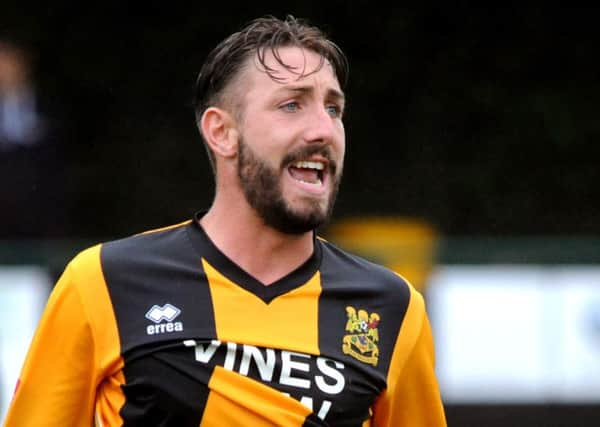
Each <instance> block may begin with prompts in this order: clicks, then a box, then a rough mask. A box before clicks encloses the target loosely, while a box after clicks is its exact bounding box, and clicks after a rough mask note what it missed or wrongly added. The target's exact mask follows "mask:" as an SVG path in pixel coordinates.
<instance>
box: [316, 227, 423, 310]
mask: <svg viewBox="0 0 600 427" xmlns="http://www.w3.org/2000/svg"><path fill="white" fill-rule="evenodd" d="M317 241H318V242H319V245H320V246H321V250H322V262H321V274H322V275H323V276H324V280H325V279H327V278H329V277H335V278H336V279H337V280H341V281H343V282H344V283H346V284H355V286H358V287H360V288H361V289H362V291H363V292H368V291H369V290H371V291H373V292H377V293H382V294H384V296H390V297H393V296H396V297H400V298H403V299H404V298H408V297H409V296H410V294H411V293H412V292H413V291H414V289H413V288H412V286H411V285H410V284H409V283H408V281H407V280H406V279H405V278H404V277H402V276H401V275H400V274H398V273H397V272H394V271H392V270H390V269H389V268H387V267H385V266H383V265H381V264H378V263H375V262H373V261H370V260H367V259H366V258H364V257H362V256H359V255H356V254H353V253H350V252H348V251H346V250H343V249H341V248H339V247H338V246H336V245H335V244H333V243H331V242H328V241H325V240H322V239H318V240H317Z"/></svg>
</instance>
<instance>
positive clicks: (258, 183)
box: [238, 47, 345, 234]
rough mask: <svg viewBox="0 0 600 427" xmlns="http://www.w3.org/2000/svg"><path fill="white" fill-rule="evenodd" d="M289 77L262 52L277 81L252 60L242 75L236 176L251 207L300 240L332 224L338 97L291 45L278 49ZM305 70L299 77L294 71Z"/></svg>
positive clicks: (338, 153)
mask: <svg viewBox="0 0 600 427" xmlns="http://www.w3.org/2000/svg"><path fill="white" fill-rule="evenodd" d="M279 53H280V55H281V59H282V60H283V62H284V63H286V64H288V65H290V66H293V67H295V68H294V69H295V70H297V71H296V73H294V72H291V71H289V70H287V69H285V68H284V67H282V66H281V65H280V64H278V63H277V62H276V60H275V59H274V58H273V56H272V54H271V53H270V52H268V53H267V54H266V58H265V60H266V64H267V66H269V67H270V68H271V69H273V70H274V72H273V71H271V74H273V73H275V76H276V78H277V81H275V80H274V79H273V78H271V77H270V76H269V75H267V74H266V73H265V71H264V70H263V69H261V68H260V67H261V66H260V65H258V62H257V61H255V62H252V63H250V64H249V66H248V67H247V69H246V70H245V71H244V73H245V75H244V78H245V79H246V83H242V86H243V87H245V88H246V89H247V90H246V92H245V94H244V99H243V103H242V105H243V107H242V108H243V111H242V114H241V122H242V123H241V124H240V133H241V138H240V143H239V153H238V176H239V180H240V185H241V187H242V189H243V191H244V194H245V196H246V199H247V201H248V203H249V204H250V205H251V206H252V207H253V208H254V209H255V210H256V211H257V212H258V214H259V215H260V216H261V217H262V218H263V220H264V221H265V223H266V224H267V225H269V226H271V227H273V228H275V229H277V230H279V231H281V232H284V233H288V234H300V233H304V232H306V231H309V230H313V229H315V228H316V227H318V226H319V225H321V224H323V223H324V222H325V221H327V219H328V218H329V216H330V214H331V211H332V209H333V204H334V201H335V196H336V194H337V189H338V186H339V182H340V178H341V174H342V167H343V160H344V150H345V135H344V126H343V124H342V111H343V108H344V99H343V93H342V91H341V89H340V86H339V83H338V80H337V78H336V77H335V75H334V73H333V70H332V67H331V65H330V64H329V63H328V62H325V64H324V65H323V67H322V68H321V69H320V70H319V71H317V72H314V73H312V74H310V72H311V71H313V70H316V69H317V68H318V66H319V63H320V56H319V55H318V54H316V53H314V52H312V51H308V50H301V49H300V48H296V47H287V48H281V49H280V50H279ZM302 70H304V73H303V74H308V75H305V76H304V77H301V78H300V79H298V73H301V72H302Z"/></svg>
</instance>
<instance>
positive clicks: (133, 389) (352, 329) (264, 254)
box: [7, 17, 445, 427]
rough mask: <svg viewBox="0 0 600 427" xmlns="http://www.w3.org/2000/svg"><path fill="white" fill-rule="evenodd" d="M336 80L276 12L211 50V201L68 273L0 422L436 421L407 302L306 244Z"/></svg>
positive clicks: (411, 294)
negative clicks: (213, 184)
mask: <svg viewBox="0 0 600 427" xmlns="http://www.w3.org/2000/svg"><path fill="white" fill-rule="evenodd" d="M346 74H347V68H346V60H345V58H344V56H343V54H342V52H341V51H340V50H339V48H338V47H337V46H336V45H335V44H333V43H332V42H331V41H329V40H328V39H326V38H325V37H324V36H323V34H322V33H321V32H320V31H319V30H318V29H316V28H314V27H310V26H308V25H306V24H304V23H302V22H300V21H298V20H295V19H294V18H291V17H290V18H287V19H286V20H285V21H280V20H278V19H275V18H270V17H269V18H264V19H258V20H256V21H253V22H252V23H250V24H249V25H248V26H247V27H246V28H244V29H243V30H242V31H241V32H239V33H236V34H233V35H232V36H230V37H229V38H228V39H226V40H225V41H223V42H222V43H221V44H220V45H219V46H217V47H216V49H215V50H214V51H213V52H212V53H211V54H210V55H209V57H208V59H207V62H206V63H205V65H204V66H203V68H202V70H201V72H200V75H199V77H198V82H197V91H196V101H197V102H196V114H197V122H198V126H199V128H200V131H201V133H202V136H203V139H204V141H205V143H206V146H207V149H208V152H209V156H210V159H211V163H212V165H213V168H214V172H215V179H216V194H215V199H214V201H213V204H212V206H211V207H210V209H209V210H208V211H207V212H202V213H199V214H197V215H196V216H195V217H194V219H193V220H191V221H187V222H184V223H182V224H178V225H175V226H171V227H167V228H165V229H161V230H154V231H151V232H148V233H144V234H141V235H137V236H133V237H130V238H127V239H123V240H119V241H115V242H109V243H105V244H103V245H99V246H96V247H93V248H91V249H88V250H86V251H84V252H83V253H81V254H79V255H78V256H77V257H76V258H75V259H74V260H73V261H71V263H70V265H69V266H68V267H67V269H66V271H65V272H64V274H63V276H62V277H61V279H60V281H59V283H58V284H57V286H56V289H55V290H54V291H53V294H52V296H51V298H50V300H49V303H48V307H47V309H46V311H45V314H44V316H43V319H42V321H41V323H40V326H39V330H38V332H37V334H36V337H35V338H34V341H33V343H32V347H31V350H30V353H29V355H28V358H27V361H26V363H25V366H24V368H23V372H22V375H21V380H20V385H19V386H18V388H17V391H16V394H15V397H14V400H13V403H12V407H11V410H10V413H9V415H8V421H7V427H12V426H17V425H44V426H55V425H56V426H68V425H89V424H90V423H91V422H92V418H94V417H95V422H96V425H98V426H116V425H126V426H153V425H159V426H198V425H202V426H271V425H281V426H327V425H336V426H337V425H339V426H369V425H371V426H402V425H405V426H440V425H445V420H444V413H443V409H442V404H441V400H440V396H439V392H438V387H437V384H436V379H435V376H434V367H433V346H432V339H431V334H430V328H429V323H428V320H427V316H426V313H425V309H424V304H423V299H422V297H421V296H420V295H419V294H418V293H417V292H416V291H414V289H413V288H412V287H411V286H410V285H409V284H407V283H406V282H405V281H404V280H403V279H402V278H401V277H399V276H398V275H396V274H394V273H392V272H390V271H388V270H386V269H384V268H383V267H380V266H377V265H374V264H371V263H369V262H367V261H365V260H362V259H360V258H358V257H355V256H352V255H349V254H347V253H344V252H342V251H341V250H339V249H338V248H336V247H335V246H334V245H332V244H330V243H327V242H325V241H323V240H321V239H318V238H316V237H315V233H314V230H315V228H316V227H317V226H319V225H321V224H322V223H323V222H324V221H326V220H327V218H328V217H329V215H330V212H331V209H332V206H333V203H334V198H335V194H336V192H337V188H338V184H339V180H340V177H341V174H342V165H343V159H344V148H345V138H344V127H343V124H342V114H343V110H344V93H343V91H342V87H341V86H342V83H343V82H344V81H345V79H346Z"/></svg>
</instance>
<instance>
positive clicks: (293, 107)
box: [279, 101, 300, 113]
mask: <svg viewBox="0 0 600 427" xmlns="http://www.w3.org/2000/svg"><path fill="white" fill-rule="evenodd" d="M279 108H280V109H282V110H283V111H287V112H289V113H293V112H296V111H298V109H299V108H300V104H299V103H298V102H296V101H290V102H286V103H285V104H283V105H281V106H280V107H279Z"/></svg>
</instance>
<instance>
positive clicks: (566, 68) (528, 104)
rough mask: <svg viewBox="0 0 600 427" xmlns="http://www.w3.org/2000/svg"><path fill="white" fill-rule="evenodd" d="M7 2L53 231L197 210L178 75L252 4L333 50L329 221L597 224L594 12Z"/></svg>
mask: <svg viewBox="0 0 600 427" xmlns="http://www.w3.org/2000/svg"><path fill="white" fill-rule="evenodd" d="M12 3H15V5H12V4H11V2H9V4H8V5H7V6H6V7H5V10H4V11H3V20H5V21H6V22H7V25H6V26H5V28H3V31H4V32H5V33H6V34H4V36H6V35H9V36H11V37H13V38H15V39H17V40H19V41H21V42H22V43H23V44H25V45H26V46H27V47H28V48H29V49H30V50H31V51H32V52H34V54H35V59H36V61H35V66H36V78H37V81H38V84H39V87H40V94H41V95H42V97H43V101H44V102H46V104H47V105H48V107H47V108H48V110H49V111H50V114H51V116H52V117H53V118H54V119H55V120H56V121H58V122H59V123H60V124H61V125H60V126H59V128H60V130H61V132H62V133H61V138H60V140H59V141H60V142H59V143H57V146H56V150H58V151H60V153H61V154H62V155H63V156H64V173H65V175H66V176H67V179H66V180H65V185H66V192H67V194H68V196H69V197H68V199H67V200H68V201H67V202H65V203H67V204H68V206H67V207H68V209H67V212H68V217H69V218H68V223H69V224H70V225H69V228H68V230H66V231H65V233H66V234H68V235H70V236H81V237H87V236H98V237H105V236H106V237H112V236H118V235H124V234H129V233H132V232H137V231H140V230H143V229H146V228H149V227H158V226H161V225H164V224H169V223H174V222H177V221H180V220H181V219H182V218H187V217H189V216H190V215H191V214H192V213H193V212H194V211H195V210H196V209H202V208H206V207H208V206H209V205H210V202H211V199H212V195H213V182H212V175H211V172H210V168H209V166H208V162H207V158H206V154H205V151H204V147H203V146H202V142H201V140H200V137H199V136H198V133H197V131H196V128H195V124H194V116H193V112H192V108H191V93H192V88H193V84H194V79H195V74H196V73H197V71H198V70H199V68H200V66H201V64H202V61H203V59H204V57H205V56H206V54H207V53H208V52H209V50H210V49H211V48H212V47H213V46H214V45H215V44H216V43H217V42H218V41H220V40H221V39H222V38H223V37H225V36H227V35H228V34H229V33H231V32H233V31H235V30H237V29H238V28H239V27H240V26H241V25H242V24H243V23H245V22H246V21H248V20H249V19H251V18H254V17H257V16H261V15H264V14H267V13H269V14H274V15H276V16H280V17H282V16H284V14H285V13H292V14H294V15H296V16H299V17H305V18H308V19H309V20H311V21H312V22H313V23H315V24H318V25H320V26H322V27H323V28H325V29H326V30H327V32H328V33H329V34H331V36H332V38H333V39H334V40H336V41H337V42H338V43H339V45H340V46H341V47H342V48H343V49H344V50H345V51H346V53H347V54H348V57H349V59H350V63H351V76H350V77H351V80H350V82H349V86H348V87H347V89H346V91H347V96H348V100H349V102H348V113H347V116H346V119H345V124H346V129H347V138H348V157H347V161H346V168H345V181H344V183H343V185H342V191H341V194H340V199H339V202H338V206H337V210H336V217H337V218H343V217H352V216H360V215H396V216H398V215H400V216H407V217H418V218H421V219H424V220H426V221H427V222H429V223H430V224H432V225H433V226H435V227H436V229H438V230H439V231H440V232H441V233H442V234H446V235H465V234H487V235H505V234H513V235H532V234H545V235H558V234H561V235H566V234H579V235H589V234H596V235H597V234H600V221H598V218H599V217H600V192H599V190H598V185H597V184H596V183H598V182H600V172H599V168H598V166H597V163H598V159H600V156H599V154H600V153H599V151H600V148H599V147H598V144H597V140H598V138H599V136H600V121H598V120H597V119H596V117H595V113H596V111H595V107H596V104H597V99H598V98H599V97H600V84H599V83H598V79H597V76H598V71H599V64H598V59H597V55H596V39H597V37H596V33H597V31H598V30H597V25H596V21H597V17H598V8H591V7H590V8H579V9H575V8H569V9H566V8H559V7H551V6H547V5H546V6H544V7H539V8H518V9H516V8H509V7H505V8H470V7H467V6H464V5H463V3H459V4H458V5H456V4H454V5H445V6H437V7H435V8H433V7H431V8H426V7H422V8H408V7H391V6H390V7H387V8H384V7H376V6H375V4H374V3H373V2H367V1H356V2H341V1H333V2H326V3H324V2H318V3H317V2H310V1H308V2H307V1H302V2H300V1H291V2H285V5H284V4H283V3H282V2H262V3H261V2H259V3H247V4H245V5H243V6H236V7H233V6H232V5H222V6H219V5H206V4H203V2H196V3H197V4H196V5H195V6H188V7H187V8H184V7H183V6H173V5H168V6H167V5H166V4H165V3H163V2H161V3H159V2H147V3H144V7H141V6H135V7H134V6H127V5H124V4H121V5H119V6H113V7H110V6H107V5H106V4H102V5H98V6H86V7H87V9H85V10H84V6H79V7H80V8H81V10H78V9H74V6H73V5H72V4H69V5H67V4H66V3H64V4H62V3H61V2H58V3H56V2H54V3H52V4H48V5H45V6H39V5H38V6H37V7H36V8H35V9H30V10H26V9H27V7H26V6H24V5H23V3H22V2H19V3H18V4H16V2H12ZM3 7H4V6H3ZM46 209H52V206H47V207H46ZM8 234H10V233H8Z"/></svg>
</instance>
